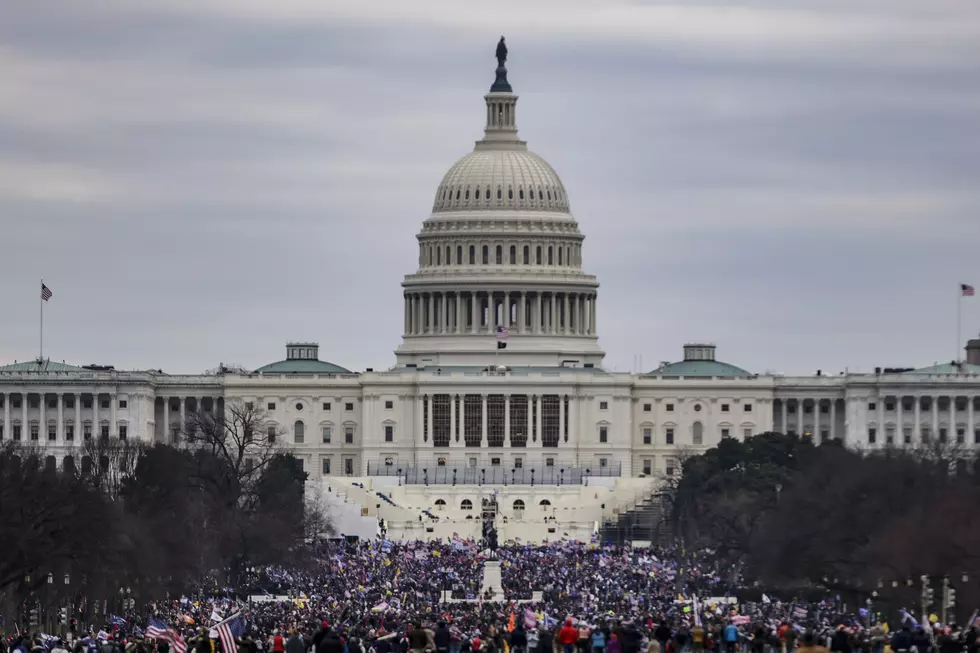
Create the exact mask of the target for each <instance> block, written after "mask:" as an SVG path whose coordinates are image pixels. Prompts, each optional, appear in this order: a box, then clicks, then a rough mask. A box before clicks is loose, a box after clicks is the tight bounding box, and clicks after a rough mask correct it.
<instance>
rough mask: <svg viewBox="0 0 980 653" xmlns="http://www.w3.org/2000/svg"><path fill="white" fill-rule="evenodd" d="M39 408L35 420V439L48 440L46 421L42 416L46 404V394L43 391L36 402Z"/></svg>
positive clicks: (39, 440)
mask: <svg viewBox="0 0 980 653" xmlns="http://www.w3.org/2000/svg"><path fill="white" fill-rule="evenodd" d="M37 405H38V407H39V408H40V411H41V412H40V413H39V415H38V420H37V440H38V442H47V441H48V421H47V420H46V419H45V418H44V409H45V408H47V406H48V395H47V394H46V393H44V392H42V393H41V398H40V401H38V402H37Z"/></svg>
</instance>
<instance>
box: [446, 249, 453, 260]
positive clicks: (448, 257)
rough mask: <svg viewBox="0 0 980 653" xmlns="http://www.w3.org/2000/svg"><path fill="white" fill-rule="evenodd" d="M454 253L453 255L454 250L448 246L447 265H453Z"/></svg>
mask: <svg viewBox="0 0 980 653" xmlns="http://www.w3.org/2000/svg"><path fill="white" fill-rule="evenodd" d="M452 253H453V249H452V248H451V247H450V246H449V245H446V265H449V264H450V263H452V261H451V260H450V259H451V257H452Z"/></svg>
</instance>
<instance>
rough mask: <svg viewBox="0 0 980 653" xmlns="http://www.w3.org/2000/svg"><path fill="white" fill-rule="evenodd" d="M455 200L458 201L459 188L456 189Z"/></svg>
mask: <svg viewBox="0 0 980 653" xmlns="http://www.w3.org/2000/svg"><path fill="white" fill-rule="evenodd" d="M456 200H457V201H459V189H458V188H457V189H456Z"/></svg>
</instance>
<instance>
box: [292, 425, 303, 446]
mask: <svg viewBox="0 0 980 653" xmlns="http://www.w3.org/2000/svg"><path fill="white" fill-rule="evenodd" d="M293 442H294V443H296V444H304V443H305V442H306V425H305V424H303V422H296V423H295V424H293Z"/></svg>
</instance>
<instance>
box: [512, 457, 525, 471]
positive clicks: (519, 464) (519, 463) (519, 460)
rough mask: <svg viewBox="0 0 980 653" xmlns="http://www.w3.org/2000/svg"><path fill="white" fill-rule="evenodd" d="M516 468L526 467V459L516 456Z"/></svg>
mask: <svg viewBox="0 0 980 653" xmlns="http://www.w3.org/2000/svg"><path fill="white" fill-rule="evenodd" d="M514 468H515V469H524V459H523V458H514Z"/></svg>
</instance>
